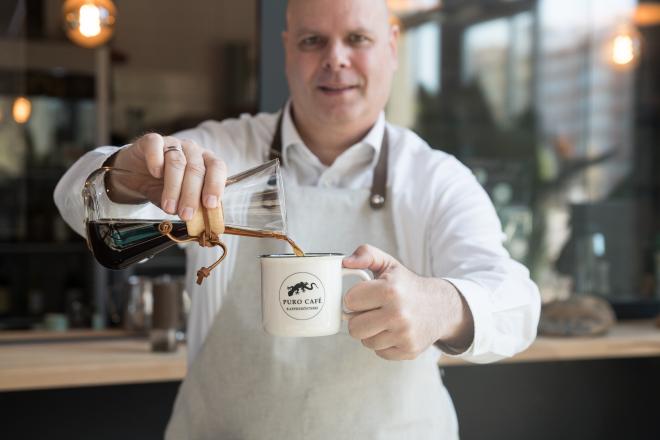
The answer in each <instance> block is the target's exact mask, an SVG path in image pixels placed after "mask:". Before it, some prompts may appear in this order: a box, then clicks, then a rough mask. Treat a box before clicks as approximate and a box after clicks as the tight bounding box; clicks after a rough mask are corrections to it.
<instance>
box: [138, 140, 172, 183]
mask: <svg viewBox="0 0 660 440" xmlns="http://www.w3.org/2000/svg"><path fill="white" fill-rule="evenodd" d="M135 147H136V148H137V150H138V151H139V153H140V155H141V156H142V157H144V161H145V163H146V166H147V170H148V171H149V174H151V175H152V176H153V177H155V178H157V179H160V178H161V177H162V175H163V164H164V161H165V157H164V154H163V149H164V148H165V140H164V139H163V137H162V136H161V135H159V134H158V133H148V134H145V135H144V136H142V137H140V138H139V139H138V140H137V141H135Z"/></svg>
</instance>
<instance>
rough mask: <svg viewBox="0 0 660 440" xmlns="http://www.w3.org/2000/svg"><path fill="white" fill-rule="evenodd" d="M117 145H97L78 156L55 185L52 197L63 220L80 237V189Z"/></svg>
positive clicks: (82, 219)
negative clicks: (97, 146)
mask: <svg viewBox="0 0 660 440" xmlns="http://www.w3.org/2000/svg"><path fill="white" fill-rule="evenodd" d="M118 149H119V147H99V148H97V149H95V150H93V151H90V152H88V153H86V154H84V155H83V156H81V157H80V159H78V160H77V161H76V162H75V163H74V164H73V165H72V166H71V167H70V168H69V169H68V170H67V172H66V173H64V175H63V176H62V178H60V181H59V182H58V183H57V186H56V187H55V192H54V193H53V199H54V201H55V205H56V206H57V209H58V210H59V211H60V215H61V216H62V218H63V219H64V221H65V222H66V223H67V224H68V225H69V226H70V227H71V229H73V230H74V231H76V233H78V234H79V235H81V236H82V237H85V235H86V234H85V206H84V204H83V197H82V190H83V188H84V186H85V181H86V180H87V177H88V176H89V175H90V174H91V173H92V171H94V170H96V169H97V168H100V167H101V166H103V162H105V160H106V159H107V158H108V157H110V156H111V155H112V154H113V153H115V152H116V151H117V150H118Z"/></svg>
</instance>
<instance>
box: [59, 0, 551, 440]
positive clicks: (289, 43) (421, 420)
mask: <svg viewBox="0 0 660 440" xmlns="http://www.w3.org/2000/svg"><path fill="white" fill-rule="evenodd" d="M398 32H399V31H398V29H397V28H396V27H395V26H391V25H390V23H389V20H388V11H387V7H386V4H385V1H384V0H377V1H376V0H290V1H289V5H288V9H287V29H286V31H285V32H284V33H283V42H284V46H285V51H286V74H287V78H288V81H289V87H290V92H291V99H290V101H289V103H288V104H287V106H286V107H285V108H284V109H283V110H282V112H281V113H280V114H275V115H269V114H260V115H257V116H254V117H249V116H243V117H241V118H240V119H238V120H228V121H223V122H213V121H210V122H206V123H204V124H202V125H200V126H199V127H197V128H196V129H193V130H189V131H186V132H183V133H181V134H178V135H176V136H172V137H169V136H165V137H162V136H160V135H157V134H149V135H146V136H143V137H141V138H140V139H138V140H136V141H135V142H134V143H133V144H131V145H129V146H127V147H125V148H123V149H121V150H119V151H118V152H117V150H116V149H115V148H112V147H104V148H100V149H97V150H95V151H94V152H91V153H89V154H88V155H86V156H85V157H83V158H82V159H81V160H80V161H79V162H78V163H77V164H76V165H75V166H74V167H73V168H72V170H70V171H69V172H68V173H67V174H66V175H65V176H64V178H63V179H62V181H61V182H60V184H59V185H58V188H57V190H56V195H55V198H56V201H57V203H58V206H59V207H60V211H61V212H62V215H63V216H64V217H65V218H66V219H67V221H69V223H70V224H72V225H73V226H75V227H76V228H77V230H78V231H82V230H83V228H82V220H81V218H82V215H81V211H82V206H81V202H80V200H79V196H78V194H79V189H80V187H81V185H82V182H83V180H84V176H86V173H87V172H89V171H91V170H92V169H93V168H94V167H97V166H100V165H101V164H103V163H104V162H105V163H109V164H112V165H113V166H116V167H119V168H125V169H129V170H133V171H138V172H142V173H149V174H151V175H152V176H155V177H159V178H163V182H164V187H163V192H162V196H161V198H160V200H158V201H157V202H159V203H160V206H161V207H162V209H164V210H165V211H167V212H169V213H176V214H178V215H179V216H180V217H181V218H182V219H184V220H186V219H189V218H190V217H191V216H192V214H193V213H194V211H195V210H196V209H199V204H200V201H201V203H203V204H204V205H205V206H206V207H209V208H213V207H216V206H217V205H218V203H219V200H221V199H222V194H223V187H224V182H225V178H226V176H227V169H229V170H231V171H232V172H238V171H241V170H242V169H246V168H249V167H251V166H254V165H257V164H259V163H262V162H264V161H266V160H267V159H268V158H269V156H271V149H275V150H281V153H280V156H281V158H282V161H283V164H284V167H283V173H284V178H285V180H286V183H287V186H286V196H287V209H288V220H289V226H290V230H291V232H292V235H293V237H294V239H295V240H296V241H297V242H298V244H300V245H301V247H302V248H303V250H306V251H325V252H328V251H332V252H336V251H340V252H345V253H348V254H350V253H351V252H353V251H354V252H353V253H352V255H350V256H349V257H347V258H346V259H345V260H344V263H343V264H344V266H345V267H349V268H360V269H369V270H371V271H372V272H373V273H374V275H375V280H373V281H367V282H361V283H358V284H356V285H355V286H354V287H352V288H351V289H350V290H349V292H348V293H347V294H346V296H345V300H344V302H345V307H346V308H347V309H349V310H351V311H352V312H354V313H353V314H352V317H351V318H350V319H349V320H348V324H347V333H345V332H342V333H340V334H338V335H334V336H328V337H322V338H300V339H297V338H277V337H272V336H269V335H267V334H265V333H264V332H263V331H262V330H261V328H260V316H261V311H260V300H259V277H258V276H256V277H255V275H254V274H255V271H257V270H258V266H257V261H256V258H255V257H256V256H257V255H259V254H265V253H270V252H272V251H273V250H278V249H279V250H280V251H282V250H283V248H281V247H280V248H277V246H278V245H279V244H278V243H272V242H270V241H268V240H256V239H244V238H242V239H237V238H235V237H230V236H227V237H226V240H227V244H228V247H229V257H228V259H227V260H226V261H225V262H224V263H223V264H221V265H220V266H219V269H217V271H218V272H217V273H216V272H214V273H213V274H212V275H211V277H210V278H208V279H207V280H206V281H205V283H204V285H203V286H202V287H195V286H194V284H193V281H192V279H193V278H194V276H193V274H194V271H195V270H196V268H197V267H199V266H201V265H203V264H204V263H205V262H206V261H210V260H211V259H212V257H211V256H209V254H208V252H207V251H205V250H201V248H199V247H197V246H189V247H187V248H186V253H187V257H188V270H189V275H190V276H189V277H188V278H189V279H190V282H189V283H188V284H189V285H188V288H189V289H190V291H191V292H192V295H193V306H192V311H191V317H190V326H189V332H188V335H189V344H188V347H189V357H190V358H189V361H190V368H189V372H188V376H187V377H186V379H185V381H184V383H183V384H182V386H181V389H180V391H179V396H178V397H177V402H176V404H175V408H174V411H173V415H172V419H171V421H170V424H169V426H168V431H167V437H168V438H171V439H181V438H240V439H260V438H276V439H279V438H300V439H303V438H305V439H318V438H328V439H330V438H332V439H336V438H360V439H362V438H379V439H380V438H414V439H427V438H429V439H430V438H434V439H436V438H457V436H458V428H457V426H456V417H455V414H454V409H453V406H452V403H451V400H450V398H449V396H448V394H447V391H446V389H445V388H444V387H443V386H442V383H441V380H440V377H439V373H438V368H437V360H438V351H437V348H440V349H441V350H443V351H444V352H445V353H449V354H452V355H458V356H461V357H463V358H465V359H467V360H470V361H475V362H489V361H494V360H497V359H500V358H502V357H506V356H511V355H513V354H515V353H517V352H519V351H521V350H523V349H525V348H526V347H527V346H528V345H529V344H530V343H531V341H532V340H533V338H534V336H535V333H536V325H537V322H538V315H539V302H540V301H539V295H538V290H537V288H536V286H535V285H534V283H533V282H531V281H530V279H529V275H528V272H527V270H526V269H525V268H524V267H522V266H521V265H519V264H518V263H516V262H514V261H513V260H511V259H510V258H509V256H508V254H507V253H506V251H505V250H504V249H503V247H502V244H501V242H502V232H501V229H500V225H499V222H498V220H497V217H496V215H495V211H494V209H493V207H492V205H491V204H490V202H489V200H488V197H487V196H486V194H485V192H484V191H483V190H482V189H481V187H480V186H479V185H478V183H477V182H476V180H475V179H474V178H473V176H472V175H471V173H470V172H469V171H468V170H467V169H466V168H465V167H464V166H462V165H461V164H460V163H458V161H456V160H455V159H454V158H452V157H451V156H449V155H447V154H445V153H442V152H440V151H437V150H431V149H430V147H429V146H428V145H427V144H426V143H425V142H424V141H422V140H421V139H419V138H418V137H417V136H416V135H414V134H413V133H412V132H410V131H408V130H406V129H403V128H400V127H395V126H392V125H390V124H387V123H386V122H385V120H384V116H383V108H384V106H385V103H386V102H387V99H388V96H389V91H390V86H391V81H392V77H393V75H394V72H395V70H396V67H397V61H396V59H397V37H398ZM179 146H180V147H181V150H182V151H176V150H177V148H174V149H172V148H171V147H179ZM115 153H116V154H115ZM220 158H221V159H220ZM384 173H386V175H387V190H386V191H385V193H384V198H381V197H380V196H382V195H383V194H378V193H374V194H371V192H373V188H376V187H377V186H378V185H377V182H378V176H382V175H384ZM370 188H372V191H370ZM374 196H375V197H374ZM383 202H384V203H383ZM360 243H368V244H366V245H360ZM475 397H476V396H475Z"/></svg>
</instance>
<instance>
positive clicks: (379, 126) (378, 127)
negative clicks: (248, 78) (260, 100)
mask: <svg viewBox="0 0 660 440" xmlns="http://www.w3.org/2000/svg"><path fill="white" fill-rule="evenodd" d="M283 111H284V116H283V118H282V157H283V158H284V161H285V162H286V161H287V160H288V157H287V150H288V149H289V147H290V146H292V145H298V146H301V147H304V148H305V149H306V150H308V151H309V148H307V146H306V145H305V143H304V142H303V140H302V138H301V137H300V134H299V133H298V129H297V128H296V125H295V124H294V123H293V118H292V117H291V101H290V100H289V101H288V102H287V103H286V106H285V107H284V109H283ZM384 134H385V113H384V112H382V111H381V112H380V114H379V115H378V119H377V120H376V123H375V124H374V126H373V127H371V130H369V132H368V133H367V135H366V136H365V137H364V138H362V140H360V141H359V142H357V143H356V144H355V145H360V144H366V145H369V146H371V147H372V148H373V149H374V162H375V161H376V158H378V154H379V153H380V148H381V146H382V143H383V136H384ZM355 145H353V146H351V147H350V148H349V149H352V148H353V147H354V146H355ZM309 153H310V154H311V151H309Z"/></svg>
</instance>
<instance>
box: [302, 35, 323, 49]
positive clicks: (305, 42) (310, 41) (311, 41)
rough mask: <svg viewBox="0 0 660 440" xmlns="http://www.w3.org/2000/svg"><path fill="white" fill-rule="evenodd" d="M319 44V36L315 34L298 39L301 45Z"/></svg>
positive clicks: (311, 45) (312, 45)
mask: <svg viewBox="0 0 660 440" xmlns="http://www.w3.org/2000/svg"><path fill="white" fill-rule="evenodd" d="M319 44H321V38H320V37H317V36H312V37H306V38H303V39H302V40H300V46H301V47H314V46H318V45H319Z"/></svg>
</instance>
